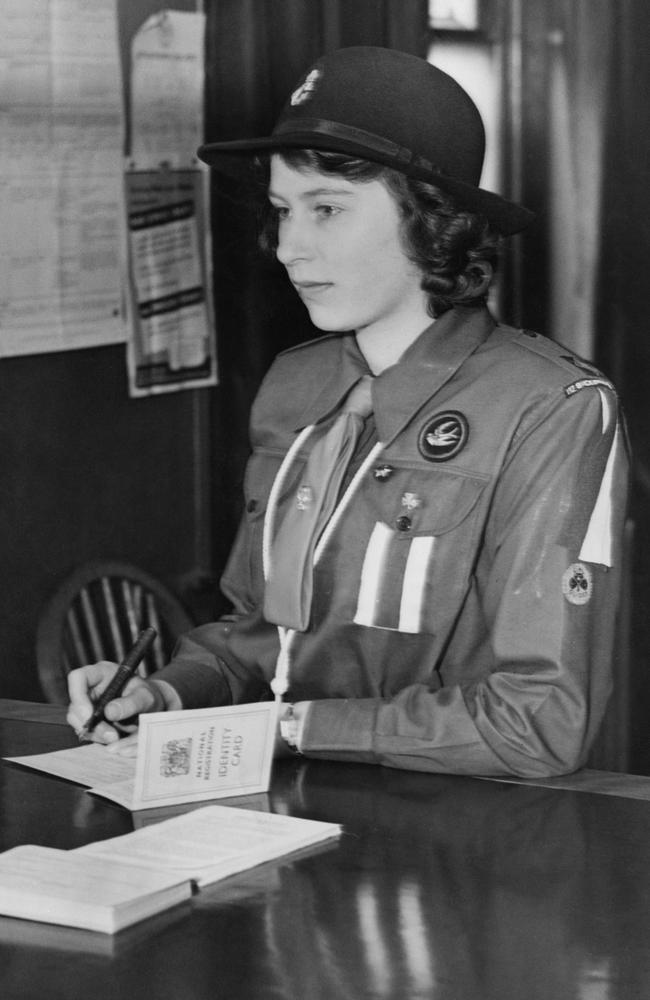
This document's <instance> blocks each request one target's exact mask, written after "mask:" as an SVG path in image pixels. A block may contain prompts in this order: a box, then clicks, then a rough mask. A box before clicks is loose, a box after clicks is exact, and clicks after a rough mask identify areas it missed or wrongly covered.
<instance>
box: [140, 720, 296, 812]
mask: <svg viewBox="0 0 650 1000" xmlns="http://www.w3.org/2000/svg"><path fill="white" fill-rule="evenodd" d="M276 716H277V708H276V706H275V704H274V703H273V702H257V703H255V704H249V705H237V706H228V707H226V708H202V709H195V710H188V711H181V712H156V713H153V714H150V715H147V714H145V715H141V716H140V730H139V736H138V758H137V765H136V774H135V788H134V796H133V805H132V808H134V809H147V808H149V807H151V806H155V805H166V804H172V803H176V802H198V801H200V800H202V799H216V798H221V797H225V796H229V795H248V794H254V793H256V792H264V791H266V790H267V789H268V787H269V780H270V774H271V764H272V761H273V747H274V743H275V727H276Z"/></svg>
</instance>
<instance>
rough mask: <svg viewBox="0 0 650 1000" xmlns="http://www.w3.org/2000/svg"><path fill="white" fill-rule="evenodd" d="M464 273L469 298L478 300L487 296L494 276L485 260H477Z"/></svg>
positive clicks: (490, 266)
mask: <svg viewBox="0 0 650 1000" xmlns="http://www.w3.org/2000/svg"><path fill="white" fill-rule="evenodd" d="M465 273H466V275H467V278H468V291H469V292H470V294H471V297H472V298H477V299H478V298H482V297H483V296H485V295H487V292H488V289H489V287H490V284H491V282H492V278H493V276H494V269H493V268H492V265H491V264H490V263H488V261H487V260H477V261H476V262H475V263H474V264H470V266H469V267H468V268H467V271H466V272H465Z"/></svg>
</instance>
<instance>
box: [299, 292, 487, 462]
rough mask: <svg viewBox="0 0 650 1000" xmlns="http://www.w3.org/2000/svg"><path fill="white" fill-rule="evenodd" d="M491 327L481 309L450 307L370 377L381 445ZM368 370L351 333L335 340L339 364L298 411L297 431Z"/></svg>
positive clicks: (320, 416) (332, 407)
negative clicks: (389, 364) (394, 360)
mask: <svg viewBox="0 0 650 1000" xmlns="http://www.w3.org/2000/svg"><path fill="white" fill-rule="evenodd" d="M494 326H495V322H494V319H493V318H492V316H491V315H490V313H489V312H488V310H487V309H485V308H477V307H471V308H469V307H462V306H458V307H456V308H455V309H450V310H448V311H447V312H446V313H444V314H443V315H442V316H441V317H440V318H439V319H437V320H436V321H435V322H434V323H431V325H430V326H428V327H427V328H426V329H425V330H424V331H423V332H422V333H421V334H420V336H419V337H418V338H417V339H416V340H415V341H414V342H413V343H412V344H411V345H410V347H408V348H407V350H406V351H405V352H404V354H403V355H402V357H401V358H400V360H399V362H398V363H397V364H395V365H393V366H392V367H390V368H387V369H386V371H384V372H382V373H381V375H378V376H377V377H376V378H375V379H374V381H373V386H372V397H373V412H374V418H375V424H376V427H377V435H378V438H379V440H380V441H382V442H383V444H389V442H390V441H392V440H393V438H395V437H396V436H397V434H399V432H400V431H401V430H402V428H403V427H404V426H405V425H406V424H407V423H408V422H409V421H410V419H411V418H412V416H413V414H414V413H416V412H417V411H418V410H419V409H420V408H421V407H422V406H423V405H424V404H425V403H426V402H427V400H428V399H430V398H431V397H432V396H433V395H435V393H436V392H438V390H439V389H441V388H442V386H443V385H445V383H446V382H448V381H449V379H451V378H452V377H453V375H454V374H455V373H456V372H457V371H458V369H459V368H460V367H461V365H462V364H463V362H464V361H466V360H467V358H468V357H469V356H470V355H471V354H473V353H474V351H476V350H477V348H478V347H480V346H481V344H483V343H484V342H485V340H487V338H488V337H489V336H490V334H491V332H492V330H493V329H494ZM368 373H369V369H368V365H367V363H366V360H365V358H364V357H363V355H362V353H361V351H360V350H359V347H358V345H357V342H356V339H355V337H354V336H353V335H352V334H345V335H344V336H342V337H341V338H340V340H339V361H338V364H337V365H335V366H334V368H333V370H332V374H331V375H330V376H329V378H327V379H326V380H325V382H324V384H323V387H322V389H321V391H320V392H319V393H318V394H317V395H316V396H314V398H313V400H312V401H311V402H310V403H309V405H308V406H307V407H306V408H305V410H304V411H303V412H302V414H301V415H300V418H299V421H298V422H297V425H296V429H299V428H301V427H305V426H306V425H307V424H316V423H320V422H322V421H323V420H326V419H328V417H330V416H331V415H332V414H333V413H335V412H336V410H338V409H339V407H340V405H341V402H342V401H343V399H344V397H345V396H346V395H347V394H348V392H349V391H350V389H351V388H352V386H353V385H354V384H355V383H356V382H357V381H358V380H359V378H360V377H361V376H362V375H367V374H368Z"/></svg>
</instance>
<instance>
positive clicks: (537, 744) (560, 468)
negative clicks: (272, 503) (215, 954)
mask: <svg viewBox="0 0 650 1000" xmlns="http://www.w3.org/2000/svg"><path fill="white" fill-rule="evenodd" d="M366 371H367V368H366V365H365V361H364V359H363V357H362V355H361V354H360V352H359V350H358V347H357V345H356V341H355V338H354V336H353V335H344V336H340V335H336V336H327V337H323V338H320V339H319V340H317V341H315V342H312V343H310V344H307V345H302V346H299V347H298V348H293V349H291V350H290V351H287V352H284V353H283V354H282V355H280V356H279V357H278V358H277V360H276V362H275V363H274V365H273V366H272V368H271V370H270V372H269V374H268V376H267V378H266V380H265V381H264V383H263V385H262V388H261V390H260V392H259V394H258V397H257V399H256V402H255V404H254V407H253V412H252V420H251V442H252V448H253V452H252V456H251V459H250V461H249V464H248V467H247V471H246V478H245V500H246V511H245V515H244V518H243V521H242V524H241V527H240V531H239V534H238V537H237V540H236V543H235V546H234V549H233V552H232V555H231V558H230V561H229V564H228V566H227V569H226V572H225V575H224V578H223V581H222V583H223V588H224V592H225V593H226V594H227V595H228V596H229V597H230V599H231V600H232V602H233V607H234V612H233V614H232V615H231V616H227V617H225V618H223V619H222V620H220V621H219V622H216V623H213V624H210V625H206V626H202V627H200V628H198V629H195V630H194V631H192V632H190V633H189V634H188V635H186V636H185V637H183V638H182V640H181V641H180V643H179V645H178V647H177V650H176V653H175V656H174V659H173V660H172V663H171V664H170V665H169V666H168V667H167V668H165V669H164V670H163V671H161V672H160V673H159V674H158V675H157V676H159V677H160V678H161V679H164V680H167V681H169V683H171V684H172V686H173V687H174V688H175V689H176V691H177V692H178V694H179V696H180V699H181V702H182V704H183V705H184V706H185V707H186V708H191V707H203V706H207V705H214V704H228V703H237V702H245V701H254V700H257V699H260V698H266V697H269V696H270V692H269V682H270V680H271V679H272V677H273V675H274V671H275V665H276V658H277V655H278V647H279V643H278V634H277V629H276V628H275V627H274V626H272V625H270V624H269V623H267V622H266V621H264V619H263V617H262V614H261V607H262V601H263V593H264V576H263V566H262V532H263V523H264V515H265V510H266V502H267V498H268V496H269V492H270V490H271V486H272V484H273V481H274V479H275V476H276V473H277V472H278V469H279V467H280V464H281V462H282V459H283V457H284V456H285V454H286V452H287V450H288V448H289V447H290V445H291V444H292V442H293V441H294V440H295V438H296V434H297V432H298V431H299V430H300V429H301V428H303V427H304V426H306V425H309V424H314V423H319V422H322V421H327V420H330V419H331V418H332V416H333V415H334V414H335V413H336V411H337V409H338V408H339V406H340V403H341V400H342V399H343V398H344V397H345V395H346V394H347V392H348V391H349V389H350V387H351V386H352V385H353V384H354V383H355V382H356V381H357V380H358V378H359V377H360V375H362V374H364V373H365V372H366ZM373 406H374V413H373V417H374V427H373V426H372V424H371V425H370V431H369V435H370V437H372V435H373V434H375V433H376V436H377V438H378V440H379V441H380V442H382V448H381V451H380V453H379V454H378V455H376V456H375V459H374V460H373V462H372V465H371V467H370V468H368V469H367V471H366V472H365V473H364V474H362V476H361V479H360V481H359V483H358V487H357V489H356V490H355V492H354V494H353V496H352V497H351V498H350V499H349V502H348V503H347V505H346V507H345V509H344V512H343V515H342V516H341V517H340V518H339V520H338V522H337V524H336V527H335V530H334V531H333V532H332V534H331V535H330V537H329V540H328V541H327V544H326V545H325V547H324V550H323V552H322V556H321V558H320V561H319V562H318V565H317V567H316V569H315V573H314V597H313V606H312V620H311V624H310V627H309V629H308V630H307V631H306V632H305V633H300V634H297V635H296V636H295V640H294V643H293V646H292V650H291V662H290V676H289V684H290V687H289V692H288V700H290V701H310V702H312V704H311V707H310V710H309V712H308V714H307V717H306V721H305V725H304V728H303V732H302V740H301V749H302V750H303V752H304V753H305V754H307V755H309V756H314V757H326V758H336V759H344V760H352V761H367V762H377V763H381V764H385V765H389V766H393V767H402V768H409V769H415V770H432V771H446V772H453V773H461V774H485V775H503V774H515V775H522V776H543V775H548V774H561V773H565V772H568V771H571V770H574V769H575V768H576V767H578V766H580V765H581V764H583V763H584V761H585V758H586V755H587V752H588V749H589V747H590V745H591V743H592V741H593V739H594V736H595V734H596V732H597V730H598V727H599V725H600V722H601V720H602V716H603V713H604V709H605V705H606V702H607V698H608V695H609V692H610V689H611V683H612V676H611V661H612V651H613V644H614V635H615V623H616V615H617V604H618V598H619V591H620V571H621V539H622V532H623V523H624V515H625V505H626V490H627V458H626V449H625V443H624V435H623V428H622V421H621V417H620V414H619V411H618V406H617V401H616V396H615V393H614V391H613V387H612V386H611V384H610V383H609V382H608V381H607V380H606V379H604V378H603V377H602V376H601V375H600V374H599V373H598V372H596V371H595V370H594V369H593V368H592V367H591V366H589V365H586V364H585V363H584V362H582V361H580V360H579V359H576V358H574V357H573V356H572V355H571V354H570V353H569V352H568V351H567V350H566V349H564V348H562V347H561V346H560V345H558V344H556V343H554V342H552V341H549V340H547V339H546V338H544V337H541V336H539V335H536V334H532V333H528V332H525V331H517V330H514V329H512V328H510V327H507V326H502V325H496V324H495V322H494V320H493V319H492V317H491V316H490V314H489V313H488V312H487V311H486V310H484V309H481V308H478V309H476V308H467V307H465V308H456V309H454V310H451V311H449V312H447V313H445V314H444V315H443V316H442V317H441V318H439V319H438V320H436V322H435V323H433V324H432V325H431V327H429V328H428V329H427V330H425V331H424V333H423V334H422V335H421V336H420V337H419V338H418V339H417V340H416V341H415V342H414V343H413V344H412V345H411V346H410V347H409V348H408V350H407V351H406V352H405V353H404V355H403V356H402V358H401V359H400V361H399V363H398V364H396V365H394V366H393V367H391V368H389V369H387V370H386V371H384V372H383V373H382V374H381V375H379V376H378V377H377V378H376V379H375V380H374V384H373ZM369 435H368V434H367V435H366V440H365V442H362V444H361V447H362V449H365V451H366V452H367V451H368V447H369V440H368V437H369ZM306 449H307V450H308V445H307V446H306ZM306 458H307V454H306V453H305V454H299V455H298V457H297V458H296V460H295V461H294V463H293V464H292V467H291V469H290V470H289V474H288V475H287V476H286V478H285V481H284V488H283V490H282V492H281V495H280V497H279V501H278V504H279V508H278V509H279V514H280V515H281V512H282V508H283V505H284V504H290V503H295V502H296V492H297V490H298V488H299V486H300V480H301V472H302V469H303V467H304V463H305V461H306ZM357 464H358V462H357Z"/></svg>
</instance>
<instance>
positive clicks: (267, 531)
mask: <svg viewBox="0 0 650 1000" xmlns="http://www.w3.org/2000/svg"><path fill="white" fill-rule="evenodd" d="M314 426H315V425H314V424H311V425H310V426H309V427H305V428H304V430H303V431H301V433H300V434H299V435H298V437H297V438H296V440H295V441H294V442H293V444H292V446H291V448H290V449H289V451H288V452H287V454H286V455H285V457H284V459H283V461H282V464H281V466H280V468H279V470H278V473H277V475H276V477H275V480H274V482H273V486H272V487H271V492H270V493H269V499H268V502H267V506H266V514H265V516H264V531H263V535H262V565H263V571H264V579H265V580H268V579H269V575H270V572H271V540H272V530H273V526H274V524H275V516H276V513H277V506H278V497H279V495H280V490H281V489H282V486H283V484H284V482H285V480H286V477H287V472H288V470H289V466H290V465H291V463H292V462H293V460H294V458H295V455H296V453H297V451H298V450H299V448H300V447H301V446H302V444H303V443H304V441H305V440H306V439H307V437H308V436H309V435H310V434H311V432H312V431H313V430H314ZM383 447H384V446H383V444H382V443H381V441H377V443H376V444H375V445H373V447H372V448H371V449H370V451H369V452H368V454H367V455H366V457H365V458H364V460H363V462H362V463H361V465H360V466H359V468H358V469H357V471H356V472H355V474H354V476H353V477H352V479H351V481H350V484H349V486H348V488H347V489H346V491H345V493H344V494H343V496H342V498H341V501H340V503H338V504H337V506H336V509H335V510H334V513H333V514H332V516H331V517H330V519H329V521H328V523H327V525H326V527H325V529H324V531H323V533H322V535H321V537H320V538H319V540H318V544H317V545H316V549H315V551H314V566H315V565H316V564H317V563H318V560H319V559H320V557H321V555H322V552H323V549H324V548H325V546H326V545H327V543H328V541H329V539H330V537H331V534H332V532H333V531H334V529H335V527H336V525H337V524H338V522H339V521H340V519H341V516H342V515H343V512H344V511H345V509H346V508H347V507H348V505H349V503H350V501H351V499H352V497H353V496H354V494H355V493H356V491H357V489H358V488H359V484H360V483H361V480H362V479H363V477H364V476H365V474H366V472H367V471H368V469H369V468H370V466H371V465H372V464H373V462H375V461H376V460H377V456H378V455H379V453H380V452H381V450H382V448H383ZM277 629H278V638H279V641H280V651H279V653H278V658H277V660H276V664H275V677H274V678H273V680H272V681H271V690H272V691H273V694H274V695H275V700H276V702H281V701H282V697H283V695H284V694H286V692H287V690H288V688H289V671H290V666H291V660H290V652H291V646H292V644H293V640H294V638H295V636H296V630H295V629H293V628H285V627H284V626H283V625H278V626H277Z"/></svg>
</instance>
